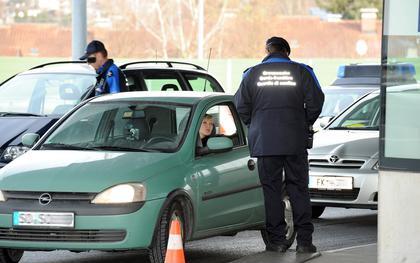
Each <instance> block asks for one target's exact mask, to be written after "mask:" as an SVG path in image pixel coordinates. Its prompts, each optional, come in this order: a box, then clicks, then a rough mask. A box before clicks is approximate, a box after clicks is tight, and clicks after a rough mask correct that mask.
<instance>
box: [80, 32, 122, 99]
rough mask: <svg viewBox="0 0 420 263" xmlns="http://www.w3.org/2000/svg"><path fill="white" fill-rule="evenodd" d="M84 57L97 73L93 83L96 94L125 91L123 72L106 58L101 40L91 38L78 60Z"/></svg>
mask: <svg viewBox="0 0 420 263" xmlns="http://www.w3.org/2000/svg"><path fill="white" fill-rule="evenodd" d="M85 59H87V63H88V64H89V65H91V66H92V67H93V68H94V69H95V70H96V73H97V74H98V75H97V77H96V84H95V95H96V96H98V95H102V94H107V93H118V92H123V91H127V81H126V78H125V75H124V73H123V72H122V71H121V69H120V68H119V67H118V66H117V65H115V64H114V61H113V60H112V59H109V58H108V51H107V50H106V48H105V45H104V44H103V43H102V42H101V41H98V40H93V41H92V42H90V43H89V44H88V45H87V47H86V52H85V54H84V55H83V56H82V57H80V60H85Z"/></svg>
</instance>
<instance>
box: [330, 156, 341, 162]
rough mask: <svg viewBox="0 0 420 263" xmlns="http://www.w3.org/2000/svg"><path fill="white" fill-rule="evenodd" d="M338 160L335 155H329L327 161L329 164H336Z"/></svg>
mask: <svg viewBox="0 0 420 263" xmlns="http://www.w3.org/2000/svg"><path fill="white" fill-rule="evenodd" d="M339 159H340V158H338V156H337V155H331V156H330V159H329V161H330V163H336V162H338V160H339Z"/></svg>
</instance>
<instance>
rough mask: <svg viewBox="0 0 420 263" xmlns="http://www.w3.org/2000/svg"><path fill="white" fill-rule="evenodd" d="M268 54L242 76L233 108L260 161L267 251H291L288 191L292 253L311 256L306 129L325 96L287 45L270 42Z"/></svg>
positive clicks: (274, 39)
mask: <svg viewBox="0 0 420 263" xmlns="http://www.w3.org/2000/svg"><path fill="white" fill-rule="evenodd" d="M266 51H267V54H268V55H267V57H265V58H264V59H263V61H262V63H260V64H258V65H256V66H254V67H251V68H249V69H248V70H246V71H245V73H244V75H243V79H242V82H241V84H240V87H239V90H238V91H237V92H236V94H235V106H236V108H237V110H238V113H239V115H240V117H241V119H242V120H243V122H244V123H245V124H246V125H247V126H248V128H249V130H248V141H249V147H250V151H251V156H252V157H257V158H258V173H259V177H260V181H261V185H262V187H263V193H264V203H265V214H266V229H267V232H268V236H269V240H270V244H269V245H267V246H266V250H270V251H279V252H285V251H286V250H287V249H288V248H289V247H290V246H291V243H290V242H287V241H286V239H285V227H286V224H285V220H284V203H283V201H282V198H283V196H284V195H283V194H284V193H283V191H284V190H283V189H286V192H287V194H288V195H289V198H290V202H291V204H292V209H293V219H294V225H295V228H296V231H297V238H296V239H297V248H296V251H297V252H298V253H313V252H316V247H315V246H314V245H313V244H312V233H313V231H314V227H313V224H312V222H311V217H312V208H311V203H310V197H309V192H308V182H309V174H308V172H309V171H308V170H309V169H308V155H307V148H308V138H309V136H310V135H311V134H310V129H309V127H311V125H312V124H313V123H314V122H315V120H316V119H317V118H318V116H319V114H320V113H321V109H322V105H323V103H324V94H323V92H322V90H321V87H320V85H319V83H318V81H317V78H316V76H315V74H314V72H313V70H312V68H311V67H309V66H307V65H305V64H301V63H297V62H294V61H292V60H290V58H289V55H290V46H289V44H288V42H287V41H286V40H285V39H283V38H281V37H272V38H270V39H268V40H267V42H266ZM283 171H284V173H285V180H284V181H283ZM283 184H285V186H286V187H285V188H284V187H283Z"/></svg>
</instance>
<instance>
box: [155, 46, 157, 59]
mask: <svg viewBox="0 0 420 263" xmlns="http://www.w3.org/2000/svg"><path fill="white" fill-rule="evenodd" d="M155 60H156V61H157V48H155Z"/></svg>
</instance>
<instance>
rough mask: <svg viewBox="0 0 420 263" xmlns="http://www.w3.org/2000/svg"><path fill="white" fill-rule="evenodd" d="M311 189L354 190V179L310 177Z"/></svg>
mask: <svg viewBox="0 0 420 263" xmlns="http://www.w3.org/2000/svg"><path fill="white" fill-rule="evenodd" d="M309 188H311V189H325V190H352V189H353V177H341V176H340V177H338V176H309Z"/></svg>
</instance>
